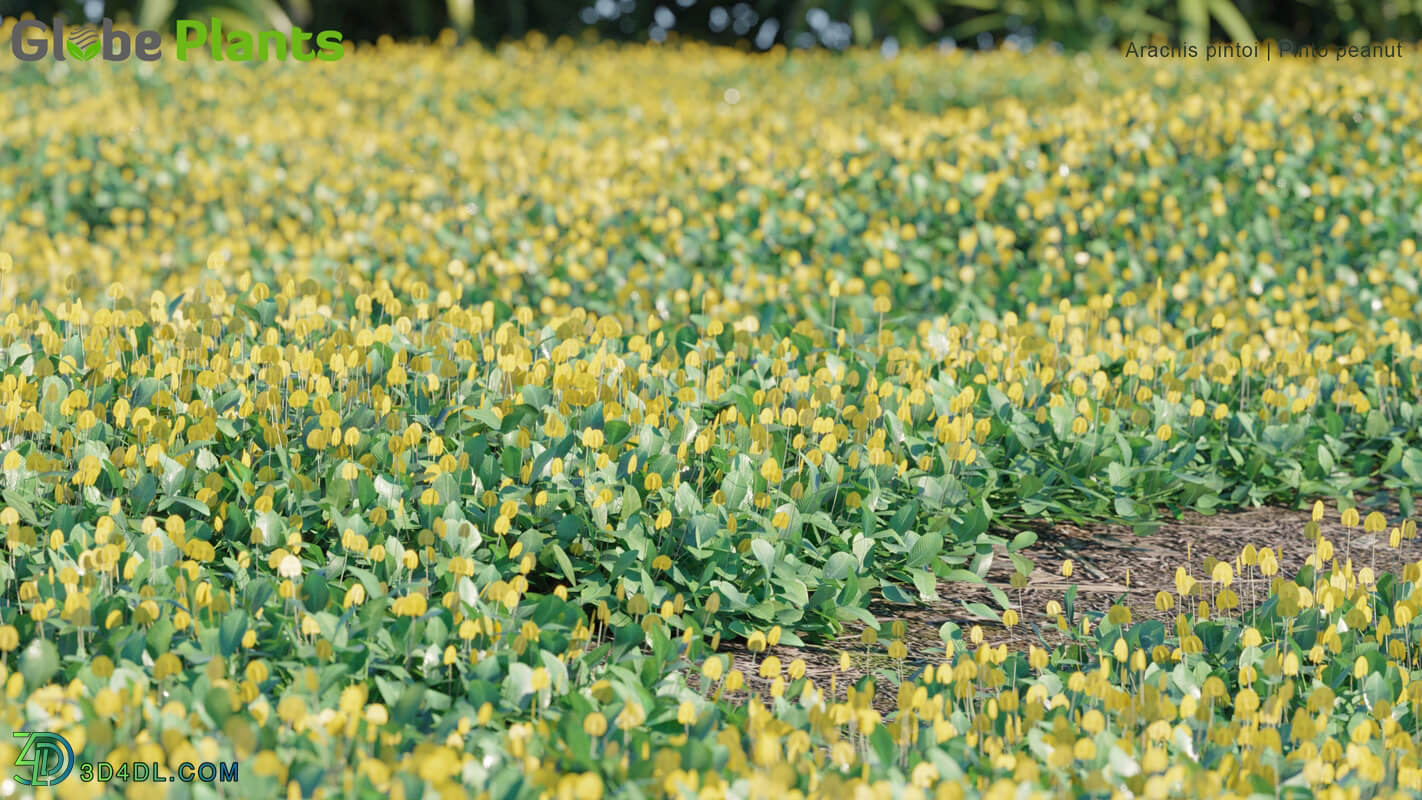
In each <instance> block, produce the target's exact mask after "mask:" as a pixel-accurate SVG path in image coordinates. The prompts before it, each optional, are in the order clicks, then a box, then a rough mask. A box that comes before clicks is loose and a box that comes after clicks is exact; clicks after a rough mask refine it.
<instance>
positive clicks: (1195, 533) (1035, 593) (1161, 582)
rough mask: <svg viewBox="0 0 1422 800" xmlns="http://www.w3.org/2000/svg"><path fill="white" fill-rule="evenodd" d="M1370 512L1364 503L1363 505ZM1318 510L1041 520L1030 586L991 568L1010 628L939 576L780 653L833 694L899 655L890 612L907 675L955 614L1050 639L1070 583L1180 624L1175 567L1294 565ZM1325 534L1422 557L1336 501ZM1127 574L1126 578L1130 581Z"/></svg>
mask: <svg viewBox="0 0 1422 800" xmlns="http://www.w3.org/2000/svg"><path fill="white" fill-rule="evenodd" d="M1379 510H1381V511H1383V513H1384V514H1386V515H1387V517H1388V528H1389V529H1391V528H1392V527H1393V526H1396V525H1400V524H1401V522H1402V518H1401V517H1400V515H1399V512H1398V510H1397V508H1396V507H1393V508H1382V509H1379ZM1360 513H1362V514H1363V515H1364V516H1366V514H1367V511H1364V510H1363V509H1360ZM1310 519H1311V516H1310V513H1309V512H1308V511H1306V510H1305V511H1299V510H1293V509H1283V508H1257V509H1249V510H1245V511H1235V512H1228V513H1219V514H1213V515H1206V514H1199V513H1193V512H1191V513H1188V514H1186V515H1185V516H1184V517H1183V518H1182V519H1179V520H1174V521H1169V522H1166V523H1165V524H1164V525H1162V526H1161V528H1160V529H1159V530H1158V531H1157V532H1156V533H1154V534H1151V535H1148V536H1139V535H1137V534H1136V533H1135V532H1134V531H1132V530H1131V528H1130V527H1129V526H1125V525H1109V524H1102V525H1092V526H1088V527H1082V526H1077V525H1072V524H1054V525H1044V526H1042V527H1040V528H1036V529H1035V530H1036V532H1037V536H1038V539H1037V542H1036V543H1035V544H1034V545H1032V546H1031V547H1029V548H1026V549H1024V550H1022V551H1020V552H1021V554H1022V555H1025V556H1026V557H1027V558H1028V559H1029V560H1031V561H1032V562H1033V564H1034V565H1035V569H1033V570H1032V572H1031V573H1030V574H1029V575H1028V576H1027V585H1026V587H1025V588H1023V589H1020V590H1019V589H1014V588H1012V587H1011V585H1010V581H1011V579H1012V575H1013V572H1014V568H1013V565H1012V562H1011V561H1010V560H1009V559H1008V558H1007V556H1006V553H1005V552H1003V553H998V554H997V557H995V558H994V559H993V560H992V564H991V565H990V567H989V569H988V571H987V576H986V580H987V581H988V583H990V584H992V585H995V586H997V587H998V588H1000V589H1002V590H1003V591H1004V592H1006V594H1007V596H1008V598H1009V599H1010V600H1011V602H1012V606H1013V608H1015V609H1016V610H1017V613H1018V615H1019V616H1020V618H1021V621H1020V622H1019V623H1018V624H1017V625H1016V626H1015V627H1014V628H1012V629H1011V630H1008V629H1007V628H1006V627H1004V626H1003V625H1002V624H1001V622H1000V621H996V620H984V619H980V618H977V617H975V616H974V615H973V614H971V613H970V612H969V611H968V610H967V609H966V608H965V607H964V605H963V604H964V603H966V602H972V601H977V602H981V603H984V604H985V605H987V606H989V607H991V608H993V609H995V610H996V609H998V605H997V603H996V602H995V601H994V600H993V599H992V595H991V593H990V592H989V591H988V589H987V588H986V587H984V586H979V585H975V584H970V583H953V584H951V585H950V584H943V583H940V584H939V586H938V592H939V595H940V596H941V597H942V598H943V599H941V600H940V601H938V602H935V603H932V604H919V605H897V604H890V603H887V602H879V603H875V604H873V605H871V607H870V610H871V612H872V613H873V614H874V615H875V617H876V618H877V619H879V621H880V622H881V630H882V633H881V635H880V641H879V643H877V644H876V645H873V646H868V647H866V646H865V645H864V644H862V643H861V642H860V639H859V636H860V633H861V631H860V630H859V628H857V627H856V628H850V629H847V630H846V631H845V632H844V634H843V635H841V636H840V637H838V638H837V639H836V640H834V641H829V642H819V643H812V644H810V645H808V646H806V647H789V646H785V645H781V646H778V647H776V648H774V654H775V655H777V656H779V657H780V660H781V662H782V664H789V663H790V661H791V660H793V659H795V658H803V659H804V660H805V663H806V673H807V674H809V675H811V676H813V677H814V679H815V682H816V684H817V685H820V686H824V687H826V688H828V686H829V685H830V678H831V677H832V676H834V677H835V679H836V680H835V684H836V686H837V689H838V691H837V694H838V695H840V696H841V697H842V696H843V693H844V688H845V687H846V686H848V685H852V684H853V683H854V682H855V681H857V680H859V679H860V678H861V677H863V676H864V675H866V674H869V673H872V672H874V671H877V670H881V669H884V668H886V667H887V668H891V669H892V668H894V666H895V664H894V662H893V661H892V660H891V659H889V658H888V656H887V655H886V650H885V645H886V643H887V642H888V640H889V639H890V638H891V637H890V636H889V626H890V625H891V624H892V623H893V622H894V621H895V620H903V621H904V623H905V629H906V630H905V635H904V641H905V644H906V645H907V646H908V658H907V659H906V660H905V662H904V664H903V674H904V676H905V677H909V676H911V675H912V674H913V673H915V672H917V671H918V669H919V668H920V667H922V666H925V665H936V664H937V663H939V662H940V661H941V659H942V657H943V641H942V639H941V638H940V637H939V629H940V628H941V627H942V625H943V624H944V623H945V622H950V621H951V622H955V623H957V624H958V625H960V626H962V627H963V628H964V629H965V630H966V629H968V628H969V627H970V626H972V625H980V626H981V627H982V629H983V633H984V641H985V642H987V643H989V644H994V645H996V644H999V643H1006V644H1007V645H1008V647H1009V648H1013V649H1020V650H1025V649H1026V648H1027V647H1028V646H1029V645H1032V644H1035V645H1038V646H1042V645H1043V644H1055V643H1058V642H1061V641H1062V640H1063V636H1062V634H1061V633H1060V632H1059V631H1058V630H1057V628H1056V620H1055V618H1048V616H1047V614H1046V611H1045V609H1046V605H1047V603H1048V602H1049V601H1052V600H1055V601H1057V602H1058V603H1062V602H1063V601H1064V599H1065V596H1066V592H1067V589H1068V588H1069V587H1070V586H1071V585H1072V584H1076V586H1077V595H1076V599H1075V605H1076V608H1077V614H1078V616H1079V615H1080V613H1081V612H1082V611H1105V610H1106V609H1107V608H1109V607H1110V606H1111V605H1112V604H1114V603H1116V602H1124V603H1126V604H1127V605H1129V606H1130V608H1131V613H1132V617H1133V619H1134V620H1136V621H1140V620H1143V619H1151V618H1155V619H1160V620H1162V621H1164V622H1166V623H1167V624H1170V625H1173V623H1174V620H1175V615H1176V614H1177V613H1179V611H1180V609H1179V608H1176V609H1173V610H1171V611H1167V612H1159V611H1157V610H1156V609H1155V604H1154V599H1155V595H1156V593H1157V592H1159V591H1166V592H1172V593H1173V592H1174V589H1175V570H1176V568H1177V567H1185V568H1186V570H1187V571H1188V572H1189V574H1190V575H1192V576H1193V577H1194V578H1195V579H1196V580H1198V581H1200V582H1201V583H1202V584H1205V585H1208V578H1209V572H1208V569H1207V568H1206V564H1207V563H1208V564H1213V561H1228V562H1230V563H1231V565H1233V564H1234V561H1235V558H1236V557H1237V556H1239V554H1240V552H1241V551H1242V550H1243V549H1244V547H1245V545H1249V544H1252V545H1254V547H1255V549H1256V550H1259V549H1262V548H1265V547H1268V548H1270V549H1272V550H1273V552H1274V554H1275V557H1276V558H1277V559H1278V562H1279V575H1281V576H1293V575H1296V574H1297V573H1298V571H1299V570H1300V569H1301V568H1302V567H1303V566H1304V560H1305V559H1306V558H1307V557H1308V555H1309V554H1310V553H1311V552H1313V546H1312V544H1311V543H1310V542H1309V541H1308V538H1307V536H1306V534H1305V532H1304V528H1305V526H1306V525H1307V524H1308V522H1309V520H1310ZM1319 526H1320V529H1321V531H1322V533H1323V535H1324V536H1327V537H1328V538H1329V539H1330V540H1331V541H1332V542H1333V545H1334V549H1335V551H1336V556H1337V558H1338V560H1339V563H1342V562H1343V561H1344V560H1345V559H1347V558H1349V557H1351V558H1352V562H1353V568H1354V569H1355V570H1356V569H1361V568H1362V567H1364V566H1371V567H1372V568H1373V570H1374V571H1375V572H1378V573H1381V572H1383V571H1389V572H1397V571H1400V570H1401V568H1402V565H1403V564H1404V563H1406V562H1415V561H1418V560H1422V537H1418V538H1417V539H1413V540H1410V541H1406V540H1405V541H1403V542H1402V544H1401V546H1399V547H1397V548H1393V547H1389V546H1388V534H1387V532H1386V531H1384V532H1383V533H1381V534H1364V533H1363V531H1362V528H1361V527H1358V528H1354V529H1353V530H1352V531H1351V535H1350V532H1349V531H1348V529H1346V528H1344V527H1343V525H1342V523H1341V521H1340V519H1339V516H1338V513H1337V511H1336V510H1334V509H1330V510H1329V512H1328V513H1327V514H1325V516H1324V518H1323V520H1322V521H1321V522H1320V523H1319ZM1067 559H1071V561H1072V565H1073V573H1072V577H1071V578H1065V577H1063V576H1062V575H1061V571H1060V568H1061V565H1062V562H1063V561H1065V560H1067ZM1128 571H1129V575H1128V574H1127V573H1128ZM1253 575H1254V577H1253V578H1252V579H1245V580H1236V582H1235V584H1234V585H1233V586H1232V587H1231V588H1233V589H1234V590H1235V591H1236V592H1237V593H1238V594H1239V598H1240V611H1246V610H1248V609H1249V608H1251V607H1253V606H1255V605H1258V604H1259V603H1260V602H1262V601H1263V600H1264V598H1265V597H1267V595H1268V589H1269V584H1268V581H1267V579H1264V578H1262V577H1259V576H1258V574H1257V572H1255V573H1253ZM1128 583H1129V585H1128ZM722 650H723V652H726V653H728V654H730V655H731V656H732V657H733V659H734V662H735V667H737V668H739V669H740V670H742V671H743V672H744V673H745V675H746V680H747V687H746V689H744V690H742V691H743V692H746V691H753V692H757V693H759V694H761V695H762V696H765V695H766V693H767V691H768V688H769V681H768V680H765V679H762V678H760V677H759V675H758V674H757V672H756V669H757V667H756V665H757V664H758V663H759V661H760V659H759V658H756V657H754V656H753V654H751V653H750V652H749V651H747V650H746V649H745V646H744V643H743V642H739V641H738V642H728V643H726V644H725V645H723V647H722ZM841 650H844V651H848V652H849V653H850V654H851V668H850V669H849V670H848V671H846V672H840V671H839V653H840V651H841ZM895 702H896V698H895V696H894V694H893V692H892V691H890V690H889V687H887V686H886V685H885V684H884V683H883V682H882V681H881V682H880V684H879V686H878V689H877V691H876V696H875V706H876V707H877V708H879V710H880V711H881V712H883V713H885V714H887V713H888V712H889V711H890V710H892V709H893V707H894V706H895Z"/></svg>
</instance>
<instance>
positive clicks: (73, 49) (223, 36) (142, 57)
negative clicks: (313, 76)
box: [10, 17, 346, 62]
mask: <svg viewBox="0 0 1422 800" xmlns="http://www.w3.org/2000/svg"><path fill="white" fill-rule="evenodd" d="M172 44H173V47H174V51H175V54H176V55H177V57H178V60H179V61H187V60H188V57H189V56H190V54H191V53H192V51H194V50H198V51H202V50H206V51H207V53H208V54H209V55H210V56H211V57H212V60H214V61H238V62H253V61H270V60H272V59H275V60H278V61H285V60H287V58H288V57H290V58H294V59H296V60H297V61H313V60H316V59H320V60H321V61H339V60H340V59H341V57H342V56H344V55H345V54H346V50H345V45H344V44H343V43H342V36H341V33H340V31H320V32H318V33H312V32H310V31H303V30H302V29H301V28H298V27H293V28H292V29H291V32H290V33H286V32H283V31H274V30H268V31H259V32H257V33H251V32H248V31H242V30H237V31H231V32H224V31H223V29H222V21H221V20H219V19H210V20H208V21H207V22H206V23H203V22H199V21H198V20H192V19H180V20H178V22H177V27H176V28H175V30H174V34H173V41H172ZM165 46H166V43H165V42H164V41H163V36H162V34H160V33H158V31H153V30H142V31H138V32H137V33H136V34H134V35H132V36H130V35H129V33H128V32H127V31H123V30H115V29H114V23H113V20H111V19H108V18H107V17H105V18H104V21H103V25H102V26H101V27H99V28H95V27H94V26H91V25H81V26H66V25H65V24H64V21H63V20H62V19H59V18H55V20H54V22H53V24H50V25H46V24H45V23H43V22H40V21H39V20H36V19H26V20H20V21H19V22H18V23H16V24H15V27H14V29H13V30H12V31H11V32H10V51H11V52H12V53H14V55H15V58H17V59H19V60H21V61H40V60H42V59H45V58H53V59H54V60H55V61H70V60H73V61H93V60H94V59H95V58H99V59H101V60H103V61H126V60H128V59H129V58H137V59H138V60H139V61H157V60H158V59H160V58H162V57H163V48H164V47H165ZM313 46H314V47H313Z"/></svg>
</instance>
